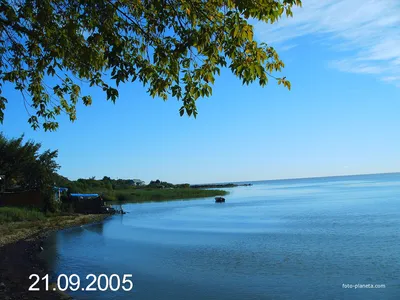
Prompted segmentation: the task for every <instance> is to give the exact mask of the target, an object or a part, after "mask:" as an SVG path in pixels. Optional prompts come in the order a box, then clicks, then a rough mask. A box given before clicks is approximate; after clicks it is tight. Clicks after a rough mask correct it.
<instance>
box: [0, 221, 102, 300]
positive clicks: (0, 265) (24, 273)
mask: <svg viewBox="0 0 400 300" xmlns="http://www.w3.org/2000/svg"><path fill="white" fill-rule="evenodd" d="M107 217H108V215H76V216H73V217H71V216H68V217H62V218H59V219H58V221H57V222H52V221H54V220H52V221H51V222H50V223H49V224H47V222H48V221H47V222H44V224H41V225H40V224H38V222H32V223H34V224H29V222H28V224H24V226H22V224H13V223H11V224H7V229H11V231H9V233H10V234H9V236H8V237H6V236H5V235H4V234H3V235H1V237H2V239H1V242H2V244H0V299H4V300H11V299H70V297H69V296H67V295H65V294H62V293H59V292H53V291H45V290H44V286H43V281H42V282H40V285H41V286H40V291H35V292H32V291H28V288H29V287H30V286H31V285H32V283H33V280H32V279H29V275H31V274H38V275H39V276H40V278H42V277H43V276H44V275H46V274H48V270H46V266H45V263H44V262H43V261H41V260H40V259H39V258H38V255H37V254H38V253H39V252H40V251H41V247H42V245H43V241H44V240H45V239H46V237H47V236H48V234H49V233H50V232H53V231H55V230H60V229H64V228H68V227H73V226H78V225H82V224H88V223H96V222H100V221H103V220H104V219H105V218H107ZM19 223H25V222H19ZM42 223H43V222H42ZM45 225H49V226H48V227H47V228H42V227H43V226H45ZM4 226H5V225H4ZM18 227H20V228H21V229H22V228H25V230H22V232H23V234H22V235H21V234H18V233H17V232H16V231H17V229H18ZM26 228H28V229H29V228H31V230H27V229H26ZM0 229H2V232H3V233H4V232H5V229H4V228H1V226H0ZM14 231H15V232H14ZM0 234H1V230H0ZM37 286H38V287H39V284H38V285H37Z"/></svg>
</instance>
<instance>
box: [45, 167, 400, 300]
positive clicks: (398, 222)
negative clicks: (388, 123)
mask: <svg viewBox="0 0 400 300" xmlns="http://www.w3.org/2000/svg"><path fill="white" fill-rule="evenodd" d="M230 191H231V194H230V195H229V196H227V197H226V198H227V202H226V203H225V204H215V203H214V201H213V199H212V198H207V199H201V200H190V201H172V202H163V203H148V204H127V205H125V206H124V209H125V210H126V211H127V212H129V213H128V214H126V215H123V216H113V217H112V218H111V219H110V220H108V221H106V222H104V223H103V224H97V225H90V226H82V227H79V228H74V229H69V230H64V231H61V232H58V233H56V234H54V235H53V236H51V237H50V238H49V239H48V241H47V244H46V245H45V249H46V250H45V251H44V252H43V256H44V257H45V259H46V260H47V262H48V263H49V265H50V268H51V270H53V271H54V273H55V274H60V273H66V274H72V273H76V274H79V275H80V276H81V278H84V277H86V275H87V274H90V273H93V274H97V275H98V274H102V273H105V274H108V275H110V274H112V273H117V274H121V275H122V274H133V279H134V282H135V287H134V289H133V291H132V292H90V293H88V292H86V293H83V292H81V291H80V292H75V293H72V294H71V295H72V296H73V297H74V298H76V299H137V300H141V299H149V300H152V299H167V300H169V299H171V300H172V299H174V300H176V299H185V300H186V299H190V300H197V299H219V300H223V299H241V300H242V299H363V300H364V299H400V240H399V234H400V175H398V174H390V175H373V176H354V177H336V178H320V179H305V180H280V181H265V182H257V183H255V184H254V185H253V186H251V187H238V188H233V189H231V190H230ZM357 283H361V284H385V285H386V288H385V289H345V288H342V284H357Z"/></svg>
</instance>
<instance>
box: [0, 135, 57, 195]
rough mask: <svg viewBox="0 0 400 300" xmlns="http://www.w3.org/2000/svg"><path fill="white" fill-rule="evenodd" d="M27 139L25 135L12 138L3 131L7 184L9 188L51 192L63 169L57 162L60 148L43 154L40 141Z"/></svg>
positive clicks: (0, 154) (1, 168) (0, 157)
mask: <svg viewBox="0 0 400 300" xmlns="http://www.w3.org/2000/svg"><path fill="white" fill-rule="evenodd" d="M23 139H24V137H23V136H21V137H19V138H15V139H10V140H8V139H7V138H6V137H5V136H4V135H2V134H1V133H0V174H2V175H5V183H6V184H5V185H6V187H8V188H9V189H19V190H31V189H38V190H41V191H42V192H45V193H46V194H47V193H49V194H50V193H51V189H52V186H53V180H54V174H55V172H56V170H57V169H58V168H59V165H58V164H57V163H56V161H55V159H56V158H57V151H50V150H46V151H44V152H41V153H40V148H41V144H40V143H35V142H33V141H27V142H24V141H23Z"/></svg>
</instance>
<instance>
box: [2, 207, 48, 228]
mask: <svg viewBox="0 0 400 300" xmlns="http://www.w3.org/2000/svg"><path fill="white" fill-rule="evenodd" d="M45 218H46V216H45V214H44V213H42V212H40V211H38V210H35V209H29V208H19V207H0V224H2V223H8V222H20V221H38V220H44V219H45Z"/></svg>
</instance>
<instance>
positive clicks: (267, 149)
mask: <svg viewBox="0 0 400 300" xmlns="http://www.w3.org/2000/svg"><path fill="white" fill-rule="evenodd" d="M399 25H400V3H399V2H398V0H370V1H364V0H343V1H338V0H324V1H321V0H304V1H303V8H302V9H295V11H294V18H293V19H291V20H287V19H283V20H282V21H280V22H279V23H278V24H276V25H266V24H257V25H256V37H257V39H258V40H260V41H265V42H267V43H270V44H271V45H273V46H275V47H276V48H277V50H278V51H279V53H280V55H281V57H282V58H283V60H284V61H285V63H286V68H285V70H284V72H283V73H282V76H287V78H288V79H289V80H290V81H291V82H292V91H290V92H289V91H288V90H287V89H285V88H283V87H281V86H278V85H277V84H276V83H274V82H273V81H271V82H270V84H269V85H268V86H267V87H265V88H261V87H259V86H257V85H256V84H253V85H250V86H242V84H241V82H240V81H239V80H238V79H236V78H235V77H234V76H233V75H231V74H230V72H229V70H225V71H224V72H222V73H221V76H220V77H219V78H217V80H216V82H215V85H214V91H213V95H212V96H211V97H210V98H205V99H201V100H199V101H198V110H199V115H198V117H197V119H193V118H188V117H179V113H178V110H179V107H180V105H181V103H180V102H177V101H176V100H174V99H170V100H168V101H167V102H163V101H162V100H161V99H152V98H151V97H150V96H148V95H147V94H146V90H145V88H143V87H142V86H141V85H140V84H126V85H123V86H121V87H120V98H119V99H118V101H117V103H116V104H115V105H114V104H112V103H111V102H107V101H106V100H105V95H104V94H102V93H101V92H100V91H98V90H91V93H92V96H93V99H94V103H93V105H92V106H91V107H84V106H83V105H80V106H79V107H78V115H77V117H78V120H77V121H76V122H75V123H70V122H69V121H68V120H67V119H66V118H65V117H63V118H61V119H60V128H59V129H58V131H57V132H44V131H42V130H38V131H33V130H32V129H31V128H30V126H29V124H28V123H27V119H28V115H27V113H26V111H25V108H24V105H23V101H22V99H21V97H20V95H19V94H18V93H17V92H15V91H13V90H11V89H6V90H5V91H4V94H5V95H6V97H8V98H9V99H10V101H9V104H8V106H7V109H6V112H5V121H4V124H3V125H0V131H3V133H4V134H5V135H6V136H8V137H16V136H19V135H21V134H22V133H25V136H26V138H31V139H34V140H35V141H38V142H42V144H43V147H44V148H50V149H58V150H59V157H58V163H59V164H60V165H61V166H62V167H61V169H60V174H62V175H64V176H67V177H69V178H70V179H77V178H87V177H89V176H96V177H97V178H102V177H103V176H104V175H107V176H111V177H113V178H140V179H142V180H145V181H149V180H155V179H160V180H163V181H164V180H165V181H169V182H173V183H181V182H189V183H206V182H227V181H247V180H263V179H277V178H294V177H313V176H327V175H347V174H361V173H380V172H397V171H400V156H399V154H400V138H399V129H400V89H399V88H400V68H399V67H400V26H399Z"/></svg>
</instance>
